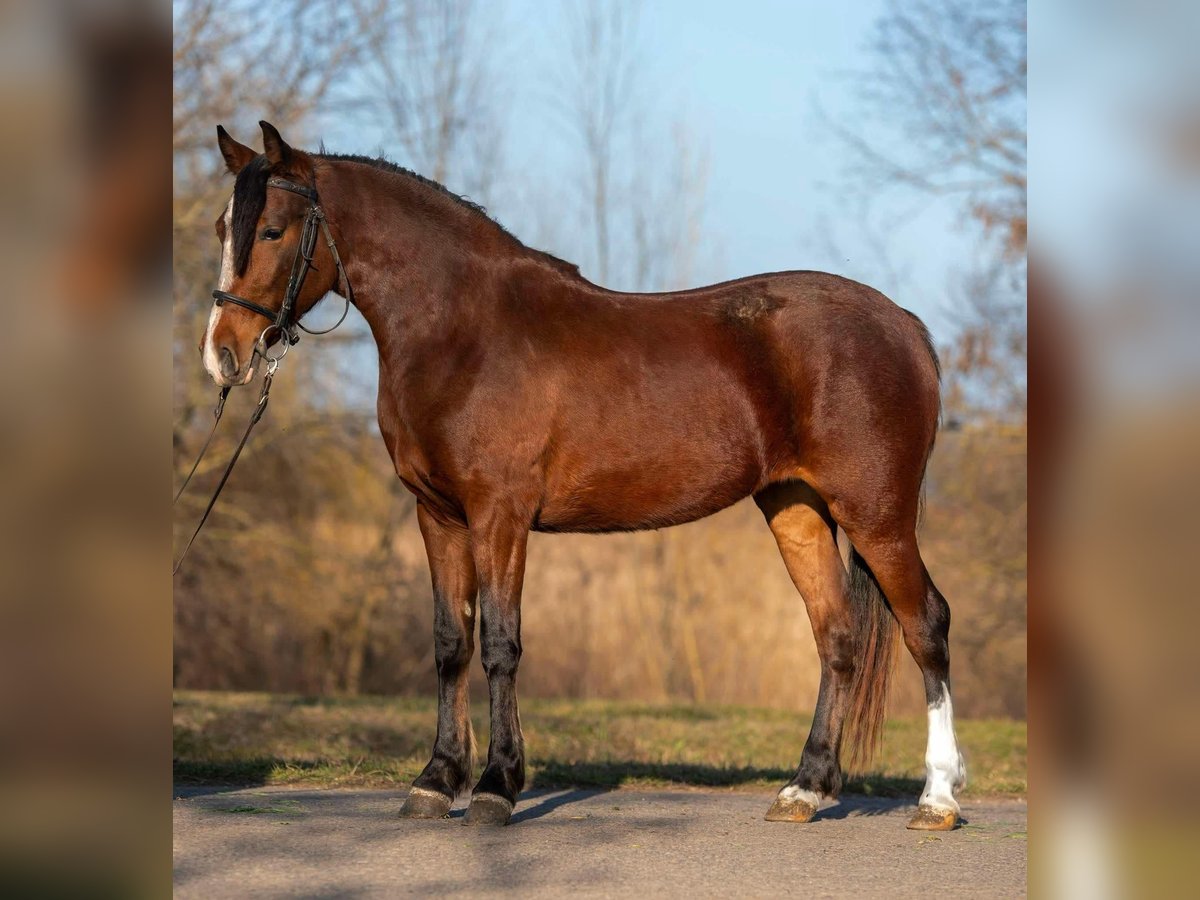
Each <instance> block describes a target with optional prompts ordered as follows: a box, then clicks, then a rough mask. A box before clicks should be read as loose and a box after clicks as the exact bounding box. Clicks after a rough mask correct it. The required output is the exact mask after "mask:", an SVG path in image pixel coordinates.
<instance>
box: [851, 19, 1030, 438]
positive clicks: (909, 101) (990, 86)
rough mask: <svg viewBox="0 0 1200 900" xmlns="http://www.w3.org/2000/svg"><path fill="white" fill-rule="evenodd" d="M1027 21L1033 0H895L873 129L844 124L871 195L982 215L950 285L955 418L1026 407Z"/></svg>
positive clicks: (880, 41) (1019, 412)
mask: <svg viewBox="0 0 1200 900" xmlns="http://www.w3.org/2000/svg"><path fill="white" fill-rule="evenodd" d="M1026 30H1027V29H1026V7H1025V3H1024V2H1023V0H910V2H898V0H889V3H888V5H887V8H886V11H885V12H884V14H883V15H882V16H881V18H880V19H879V21H878V22H877V23H876V25H875V28H874V31H873V34H872V38H871V42H870V50H871V60H872V62H871V64H870V65H869V66H868V67H867V68H866V69H865V70H863V71H861V72H859V73H858V74H857V76H856V81H857V86H858V92H859V100H860V106H861V109H862V112H863V115H864V117H865V118H866V119H868V120H869V121H870V122H871V123H872V125H874V126H877V127H875V128H873V129H872V130H871V134H872V135H873V137H871V138H867V137H865V136H864V134H865V130H864V128H863V127H861V126H849V125H846V124H845V123H835V124H833V126H832V127H833V128H834V130H835V132H836V133H837V134H838V135H839V136H840V137H841V139H842V140H843V141H844V142H845V143H846V145H847V146H848V147H849V149H850V150H851V156H852V159H853V168H852V171H853V174H854V177H855V178H856V179H857V180H858V182H859V185H860V188H861V191H862V192H863V193H864V194H865V195H871V194H874V193H877V192H879V191H881V190H885V189H887V188H897V187H898V188H901V189H904V190H908V191H912V192H916V193H917V194H922V195H926V196H931V197H944V198H948V199H950V200H951V201H952V202H955V203H957V204H959V206H960V209H961V211H962V213H963V215H964V216H966V217H967V218H969V219H971V220H973V221H975V222H976V223H977V224H978V225H979V226H980V229H981V232H982V235H983V238H984V240H985V248H986V249H985V250H984V251H983V252H982V254H981V259H980V261H979V262H978V264H977V265H976V267H975V268H974V270H973V271H970V272H968V273H967V274H966V275H959V276H956V278H955V281H954V283H952V284H951V285H950V294H951V296H952V298H953V303H954V309H953V310H952V311H951V317H952V319H953V320H954V324H955V326H956V334H955V338H954V340H953V343H952V345H951V346H950V347H948V348H945V352H944V354H943V355H944V362H945V367H946V374H947V380H948V382H949V390H948V392H947V410H948V412H949V414H950V416H951V417H952V418H953V419H955V420H958V419H962V418H966V417H975V416H978V415H981V414H983V415H1001V416H1004V417H1006V418H1012V417H1017V418H1021V417H1023V416H1024V410H1025V387H1024V385H1025V364H1026V355H1025V331H1026V326H1025V303H1024V293H1025V245H1026V234H1027V227H1028V226H1027V206H1026V122H1025V110H1026V98H1025V94H1026V81H1027V78H1026V76H1027V68H1028V65H1027V49H1026Z"/></svg>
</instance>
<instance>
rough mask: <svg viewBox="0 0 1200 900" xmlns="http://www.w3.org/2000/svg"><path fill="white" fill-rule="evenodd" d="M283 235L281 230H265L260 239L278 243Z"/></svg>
mask: <svg viewBox="0 0 1200 900" xmlns="http://www.w3.org/2000/svg"><path fill="white" fill-rule="evenodd" d="M282 235H283V230H282V229H280V228H264V229H263V230H262V233H261V234H260V235H259V237H260V238H261V239H262V240H264V241H277V240H279V238H280V237H282Z"/></svg>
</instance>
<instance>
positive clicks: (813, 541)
mask: <svg viewBox="0 0 1200 900" xmlns="http://www.w3.org/2000/svg"><path fill="white" fill-rule="evenodd" d="M260 126H261V128H262V136H263V152H262V153H258V152H256V151H255V150H253V149H251V148H250V147H248V146H246V145H244V144H241V143H239V142H237V141H236V140H234V139H233V138H232V137H230V135H229V134H228V132H226V131H225V129H224V128H223V127H220V126H218V128H217V143H218V146H219V148H220V151H221V154H222V156H223V158H224V161H225V165H226V167H227V168H228V171H229V172H230V173H232V174H233V175H234V176H235V180H234V189H233V193H232V195H231V197H230V199H229V202H228V204H227V205H226V207H225V209H224V211H223V212H222V213H221V215H220V217H219V218H218V219H217V222H216V233H217V238H218V240H219V241H220V242H221V269H220V284H219V287H218V290H217V291H215V292H214V296H215V297H216V302H215V303H214V305H213V308H212V311H211V314H210V318H209V322H208V327H207V331H206V333H205V335H204V339H203V341H202V344H201V351H202V355H203V360H204V365H205V368H206V369H207V370H208V372H209V374H210V375H211V376H212V378H213V380H214V381H215V382H216V383H217V384H218V385H220V386H222V387H223V388H225V389H227V388H228V387H229V386H232V385H235V384H245V383H247V382H249V381H250V380H251V379H252V378H253V376H254V372H255V368H256V366H257V365H258V362H257V361H258V360H260V359H263V358H266V359H271V358H272V357H270V356H269V355H267V351H266V349H265V348H269V347H270V346H272V345H274V344H275V343H276V342H278V341H289V340H294V337H295V336H294V333H293V331H292V328H293V326H294V325H295V324H297V323H298V322H299V320H300V318H301V317H302V316H304V315H305V314H306V313H307V312H308V311H309V310H310V309H311V308H312V307H313V306H314V305H315V304H316V303H317V302H318V301H319V300H321V299H322V298H323V297H324V296H325V295H326V294H329V293H334V294H340V295H341V296H342V297H343V299H346V301H347V302H348V303H349V302H350V301H351V299H352V301H353V304H354V305H355V306H356V307H357V309H358V310H359V311H360V312H361V313H362V315H363V317H364V318H365V320H366V322H367V323H368V325H369V326H370V330H371V333H372V335H373V337H374V340H375V343H376V344H377V346H378V350H379V394H378V418H379V427H380V431H381V434H382V436H383V440H384V442H385V444H386V446H387V450H388V453H389V454H390V456H391V459H392V462H393V463H394V466H395V470H396V475H397V476H398V477H399V479H400V480H401V482H403V484H404V486H405V487H406V488H407V489H408V490H409V491H411V492H412V494H413V495H414V496H415V498H416V508H417V521H418V526H419V529H420V533H421V536H422V538H423V539H424V544H425V549H426V552H427V556H428V560H429V569H430V574H431V579H432V585H433V598H434V629H433V630H434V634H433V642H434V650H435V660H436V667H437V674H438V713H437V736H436V739H435V741H434V745H433V749H432V752H431V755H430V760H429V763H428V765H426V766H425V768H424V770H423V771H422V772H421V774H420V775H419V776H418V777H417V778H416V779H415V780H414V782H413V784H412V787H411V790H410V792H409V794H408V795H407V797H406V799H405V800H404V802H403V805H402V808H401V811H400V814H401V815H402V816H404V817H407V818H442V817H445V816H447V815H448V814H449V811H450V808H451V806H452V804H453V802H454V801H455V799H456V798H457V797H459V796H460V795H464V794H466V793H467V792H468V791H469V793H470V803H469V806H468V809H467V812H466V816H465V821H466V823H467V824H469V825H503V824H507V823H508V821H509V818H510V816H511V814H512V811H513V807H514V804H515V803H516V801H517V798H518V795H519V794H520V793H521V790H522V789H523V787H524V783H525V741H524V737H523V735H522V732H521V720H520V715H519V712H518V704H517V669H518V665H519V663H520V660H521V655H522V652H523V648H522V645H521V590H522V581H523V576H524V570H525V556H526V544H527V541H528V536H529V534H530V532H533V531H537V532H597V533H598V532H617V531H635V530H644V529H656V528H665V527H668V526H672V525H678V524H681V523H685V522H691V521H693V520H696V519H700V518H702V517H704V516H708V515H710V514H712V513H715V512H717V511H719V510H721V509H724V508H725V507H728V506H730V505H732V504H734V503H736V502H738V501H740V500H743V499H745V498H747V497H752V498H753V499H754V502H755V503H756V504H757V505H758V506H759V508H760V509H761V511H762V514H763V516H764V518H765V520H766V524H767V526H768V527H769V528H770V530H771V532H772V533H773V535H774V537H775V540H776V542H777V544H778V547H779V552H780V554H781V555H782V556H783V561H784V563H785V565H786V568H787V571H788V573H789V575H790V577H791V579H792V581H793V583H794V585H795V587H796V589H797V590H798V592H799V593H800V595H801V597H802V598H803V601H804V603H805V606H806V608H807V612H808V616H809V619H810V621H811V623H812V630H813V634H814V636H815V638H816V645H817V651H818V654H819V657H820V664H821V676H820V686H819V689H818V696H817V701H816V708H815V711H814V715H813V721H812V726H811V730H810V733H809V735H808V739H807V741H806V742H805V744H804V748H803V751H802V753H801V757H800V763H799V766H798V768H797V769H796V772H795V775H794V776H793V777H792V779H791V781H789V782H788V784H787V785H785V786H784V787H783V788H782V789H781V790H780V791H779V793H778V795H777V797H776V798H775V799H774V802H773V803H772V805H771V807H770V809H769V810H768V812H767V814H766V818H767V819H768V820H770V821H772V822H808V821H810V820H811V819H812V818H813V817H814V815H815V814H816V813H817V812H818V810H819V809H820V808H821V807H822V806H823V805H826V804H828V803H830V802H831V801H833V800H834V799H836V798H837V796H838V794H839V792H840V790H841V788H842V783H843V773H842V757H843V747H844V746H845V748H846V750H847V753H848V754H849V761H850V763H857V764H860V765H861V764H864V763H866V762H869V759H870V755H871V753H872V751H873V749H874V748H875V747H876V746H877V744H878V741H879V738H880V729H881V727H882V723H883V719H884V715H885V702H886V696H887V690H888V682H889V676H890V672H891V669H892V662H893V655H894V654H893V650H894V647H895V636H896V634H897V632H899V633H900V634H902V635H903V639H904V643H905V645H906V646H907V648H908V650H909V652H910V653H911V654H912V656H913V658H914V659H915V660H916V663H917V665H918V666H919V667H920V670H921V674H922V677H923V680H924V688H925V697H926V701H927V705H928V726H929V730H928V744H927V750H926V754H925V766H926V782H925V787H924V790H923V792H922V794H921V796H920V800H919V805H918V808H917V810H916V813H915V814H914V816H913V817H912V820H911V822H910V823H909V827H910V828H916V829H926V830H948V829H952V828H954V827H956V826H957V824H958V823H959V821H960V810H959V805H958V802H957V800H956V798H955V794H956V792H957V791H958V790H959V789H960V788H961V787H962V785H963V784H964V782H965V777H966V772H965V766H964V764H963V759H962V756H961V754H960V753H959V750H958V745H957V741H956V738H955V733H954V716H953V707H952V702H951V691H950V671H949V669H950V655H949V643H948V642H949V628H950V608H949V606H948V604H947V602H946V600H945V598H944V597H943V596H942V594H941V593H940V592H939V591H938V589H937V587H936V586H935V585H934V583H933V580H932V579H931V577H930V575H929V572H928V570H927V569H926V567H925V564H924V562H923V561H922V558H921V554H920V551H919V549H918V546H917V525H918V516H919V511H920V507H921V496H922V487H923V482H924V477H925V468H926V464H927V462H928V460H929V456H930V453H931V451H932V448H933V444H934V438H935V436H936V434H937V428H938V422H939V416H940V407H941V399H940V371H939V366H938V361H937V356H936V353H935V351H934V348H933V344H932V342H931V339H930V336H929V332H928V331H927V330H926V328H925V326H924V325H923V324H922V322H921V321H920V320H919V319H918V318H917V317H916V316H915V315H913V314H912V313H910V312H908V311H907V310H905V309H903V308H901V307H900V306H898V305H896V304H895V303H893V302H892V301H891V300H889V299H888V298H887V297H885V296H884V295H883V294H881V293H880V292H879V291H876V290H874V289H872V288H870V287H867V286H865V285H863V284H859V283H857V282H854V281H850V280H848V279H846V278H842V277H839V276H836V275H832V274H826V273H821V272H814V271H789V272H775V273H770V274H761V275H753V276H750V277H746V278H740V279H737V280H735V281H728V282H724V283H721V284H716V285H712V286H709V287H701V288H695V289H692V290H684V291H674V292H669V293H621V292H616V291H611V290H607V289H605V288H603V287H600V286H599V285H596V284H593V283H592V282H590V281H588V280H587V279H586V278H584V277H583V276H582V275H581V274H580V271H579V269H578V268H577V267H576V266H574V265H572V264H570V263H568V262H566V261H564V260H562V259H559V258H557V257H555V256H552V255H550V254H548V253H545V252H542V251H539V250H534V249H531V248H529V247H527V246H525V245H524V244H523V243H522V242H521V241H520V240H518V239H517V238H516V237H515V236H513V235H512V234H510V233H509V232H508V231H506V230H505V229H504V228H503V227H502V226H501V225H499V224H498V223H497V222H495V221H493V220H492V219H491V218H490V217H489V216H488V215H487V214H486V212H485V211H484V210H483V209H482V208H481V207H479V206H478V205H476V204H474V203H471V202H470V201H469V200H466V199H465V198H462V197H459V196H457V195H455V194H453V193H452V192H451V191H449V190H448V189H446V188H445V187H443V186H442V185H440V184H438V183H436V182H434V181H430V180H428V179H426V178H423V177H421V176H420V175H417V174H416V173H414V172H411V171H409V170H407V169H404V168H401V167H400V166H398V165H395V164H393V163H389V162H387V161H385V160H380V159H372V158H368V157H362V156H351V155H338V154H330V153H324V152H320V153H316V152H306V151H303V150H299V149H296V148H293V147H291V146H290V145H289V144H287V143H286V142H285V141H284V140H283V138H282V137H281V135H280V134H279V131H278V130H277V129H276V128H274V127H273V126H272V125H270V124H269V123H266V122H261V123H260ZM317 220H319V221H320V224H321V226H322V227H323V228H324V229H325V231H326V235H327V238H328V239H327V241H326V242H320V241H316V240H315V233H316V227H315V225H314V224H313V222H314V221H317ZM297 269H302V270H303V271H302V272H301V273H300V276H299V279H298V280H297V277H296V272H297ZM343 282H344V283H345V287H343ZM351 283H352V284H353V290H352V292H351V290H350V284H351ZM264 319H265V320H266V322H267V323H268V324H266V327H265V328H264ZM273 371H274V370H273V368H271V369H270V370H269V372H273ZM839 529H840V530H841V532H843V533H844V535H845V537H846V539H847V540H848V542H849V544H850V549H849V553H848V559H846V558H845V557H844V555H843V553H842V552H841V550H839V546H838V530H839ZM753 614H754V613H753V611H752V609H748V610H747V612H746V615H753ZM477 622H478V634H479V646H480V652H481V656H482V662H483V668H484V671H485V673H486V676H487V683H488V692H489V700H490V709H489V711H490V721H491V740H490V744H489V746H488V752H487V761H486V764H485V766H484V768H483V772H482V774H481V775H480V777H479V779H478V781H477V782H475V784H474V786H473V787H472V786H471V780H472V776H473V774H474V771H475V758H474V754H475V741H474V736H473V734H472V729H471V722H470V718H469V716H468V696H467V674H468V666H469V663H470V662H471V659H472V657H473V655H474V651H475V629H476V624H477ZM781 678H784V679H786V673H781ZM844 737H845V740H843V738H844Z"/></svg>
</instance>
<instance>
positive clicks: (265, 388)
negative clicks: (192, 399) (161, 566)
mask: <svg viewBox="0 0 1200 900" xmlns="http://www.w3.org/2000/svg"><path fill="white" fill-rule="evenodd" d="M278 368H279V359H278V358H276V359H272V358H270V357H268V358H267V372H266V374H265V375H264V376H263V385H262V392H261V393H260V394H259V395H258V403H257V404H255V406H254V411H253V412H251V413H250V421H249V422H248V423H247V424H246V430H245V431H244V432H243V433H242V439H241V440H240V441H238V445H237V449H236V450H234V451H233V456H231V457H230V458H229V464H228V465H227V466H225V472H224V473H223V474H222V475H221V480H220V481H219V482H218V483H217V489H216V490H215V491H214V492H213V495H212V499H211V500H209V501H208V506H207V507H206V508H205V510H204V515H202V516H201V517H200V523H199V524H198V525H197V526H196V530H195V531H193V532H192V536H191V537H190V538H188V542H187V544H185V545H184V548H183V553H181V554H180V556H179V561H178V562H176V563H175V567H174V568H173V569H171V575H172V577H174V576H175V575H176V574H177V573H178V572H179V567H180V566H182V565H183V561H184V559H186V558H187V555H188V551H189V550H191V549H192V542H193V541H195V540H196V536H197V535H198V534H200V529H201V528H203V527H204V523H205V522H207V521H208V514H209V513H211V512H212V511H213V507H214V506H216V505H217V498H218V497H220V496H221V491H222V490H223V489H224V487H225V482H226V481H228V480H229V475H230V473H231V472H232V471H233V467H234V465H236V464H237V461H238V457H239V456H241V455H242V448H243V447H245V446H246V441H247V440H248V439H249V438H250V432H251V431H253V430H254V426H255V425H257V424H258V421H259V419H261V418H262V417H263V413H264V412H266V411H267V400H268V395H269V394H270V393H271V382H272V380H273V379H274V378H275V371H276V370H277V369H278ZM228 392H229V388H224V389H223V390H222V391H221V399H220V400H219V401H217V421H218V422H219V421H220V420H221V414H220V413H221V410H222V409H223V407H224V406H225V395H226V394H227V393H228ZM216 430H217V426H216V423H214V424H213V432H214V433H215V432H216ZM211 440H212V434H209V436H208V441H205V442H204V447H203V448H201V450H200V457H197V459H196V465H195V466H192V472H195V471H196V466H198V465H200V459H201V458H202V457H203V456H204V451H205V450H207V449H208V443H209V441H211ZM191 478H192V476H191V474H190V473H189V474H188V477H187V478H186V479H185V480H184V482H183V487H180V489H179V493H178V494H176V495H175V499H176V500H178V499H179V494H182V493H183V488H184V487H187V483H188V481H190V480H191ZM172 505H174V504H172Z"/></svg>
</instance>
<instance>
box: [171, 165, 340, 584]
mask: <svg viewBox="0 0 1200 900" xmlns="http://www.w3.org/2000/svg"><path fill="white" fill-rule="evenodd" d="M267 186H268V187H276V188H281V189H282V190H285V191H291V192H292V193H293V194H299V195H300V196H302V197H304V198H306V199H307V200H308V201H309V207H308V212H307V213H306V214H305V216H304V231H303V232H302V234H301V237H300V246H299V247H297V248H296V257H295V259H294V260H293V261H292V271H291V274H290V275H289V276H288V283H287V288H286V289H285V291H284V295H283V305H282V306H280V307H279V309H278V310H274V309H270V308H269V307H266V306H262V305H260V304H258V303H255V302H254V301H252V300H247V299H246V298H245V297H239V296H237V295H236V294H231V293H229V292H228V291H222V290H215V291H213V292H212V296H213V300H214V301H215V302H216V304H217V306H221V305H222V304H224V303H233V304H234V305H236V306H240V307H242V308H244V309H248V310H250V311H251V312H253V313H257V314H258V315H260V316H263V317H264V318H266V319H270V320H271V324H270V325H268V326H267V327H266V328H264V329H263V332H262V334H260V335H259V336H258V340H257V341H256V342H255V344H254V356H260V357H262V358H263V359H265V360H266V361H267V371H266V374H264V375H263V383H262V391H261V392H260V393H259V395H258V402H257V403H256V404H255V405H254V410H253V411H252V412H251V413H250V420H249V421H248V422H247V423H246V430H245V431H244V432H242V439H241V440H240V441H238V445H237V449H235V450H234V451H233V455H232V456H231V457H230V458H229V463H228V464H227V465H226V466H225V471H224V473H222V475H221V480H220V481H219V482H217V488H216V490H215V491H213V495H212V499H211V500H209V501H208V506H207V507H206V508H205V510H204V515H202V516H201V517H200V522H199V524H197V525H196V530H195V531H193V532H192V536H191V537H190V538H188V542H187V544H185V545H184V548H183V553H181V554H180V556H179V561H178V562H176V563H175V566H174V568H172V569H171V574H172V576H174V575H175V574H177V573H178V572H179V567H180V566H182V565H183V561H184V559H186V558H187V555H188V551H189V550H191V549H192V543H193V542H194V541H195V540H196V537H197V536H198V535H199V534H200V529H202V528H203V527H204V523H205V522H207V521H208V516H209V513H211V512H212V511H213V507H214V506H216V505H217V498H218V497H220V496H221V491H222V490H223V489H224V487H225V482H226V481H228V480H229V476H230V474H231V473H232V472H233V467H234V466H235V465H236V464H237V461H238V457H239V456H241V455H242V449H243V448H244V447H245V446H246V441H247V440H249V438H250V432H251V431H253V430H254V426H255V425H257V424H258V423H259V420H260V419H262V417H263V413H264V412H266V411H267V400H268V399H269V397H270V393H271V383H272V382H273V380H274V378H275V373H276V372H277V371H278V370H279V363H280V361H281V360H282V359H283V358H284V357H285V356H286V355H287V351H288V349H289V348H290V347H291V346H293V345H294V344H295V343H296V342H297V341H299V340H300V335H299V334H298V333H297V332H296V328H297V327H298V328H300V329H301V330H303V331H306V332H307V333H308V334H314V335H317V334H329V332H331V331H333V330H334V329H335V328H337V327H338V326H339V325H341V324H342V322H344V321H345V320H346V315H347V314H348V313H349V312H350V302H351V300H352V299H353V297H354V289H353V288H352V287H351V286H350V278H349V276H348V275H347V274H346V269H345V267H344V266H343V265H342V258H341V256H340V255H339V254H338V249H337V244H336V243H335V242H334V240H333V234H332V233H331V232H330V230H329V223H328V221H327V220H326V219H325V213H324V211H323V210H322V209H321V207H320V205H319V204H318V203H317V192H316V191H315V190H313V189H312V188H310V187H306V186H305V185H302V184H296V183H295V182H294V181H288V180H287V179H286V178H274V177H273V178H269V179H268V180H267ZM318 228H320V230H322V231H323V232H325V242H326V244H328V246H329V253H330V255H331V256H332V257H333V262H334V265H335V266H337V271H338V287H339V288H340V287H341V285H342V283H345V285H346V293H345V294H344V295H343V296H342V299H343V301H344V302H345V307H344V308H343V309H342V314H341V316H339V317H338V320H337V321H336V322H334V323H333V325H331V326H330V327H328V328H326V329H324V330H322V331H313V330H312V329H311V328H305V327H304V325H303V324H302V323H301V322H300V321H299V320H296V321H294V322H293V321H292V316H293V314H294V313H295V310H296V298H297V297H299V296H300V290H301V289H302V288H303V287H304V279H305V278H307V277H308V272H309V270H310V269H313V268H315V266H313V262H312V260H313V249H314V248H315V246H316V242H317V229H318ZM274 332H278V333H279V335H280V336H281V338H282V339H283V351H282V352H281V353H280V354H279V355H278V356H271V355H270V354H269V353H268V352H267V336H268V335H270V334H272V333H274ZM228 396H229V388H228V387H223V388H221V393H220V396H219V397H218V398H217V405H216V408H215V409H214V410H213V426H212V430H211V431H210V432H209V433H208V437H207V438H206V439H205V441H204V445H203V446H202V447H201V448H200V453H199V455H197V457H196V461H195V462H194V463H193V464H192V469H191V471H190V472H188V475H187V478H185V479H184V480H183V484H181V485H180V486H179V490H178V491H177V492H176V494H175V499H174V500H173V501H172V504H171V505H172V506H174V505H175V504H176V503H178V502H179V498H180V497H181V496H183V492H184V489H185V488H186V487H187V486H188V482H190V481H191V480H192V476H193V475H195V474H196V469H197V468H199V466H200V461H201V460H202V459H204V454H205V453H206V452H207V451H208V446H209V444H211V443H212V439H213V436H214V435H216V433H217V426H218V425H219V424H220V423H221V415H222V414H223V413H224V411H225V399H226V398H227V397H228Z"/></svg>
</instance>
